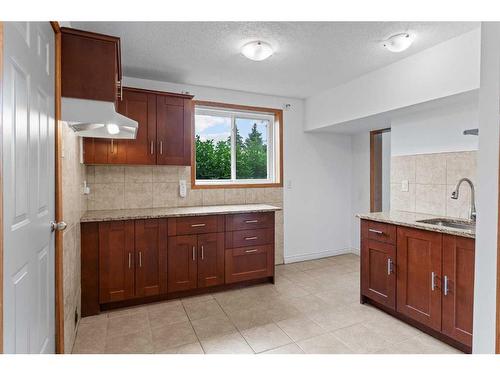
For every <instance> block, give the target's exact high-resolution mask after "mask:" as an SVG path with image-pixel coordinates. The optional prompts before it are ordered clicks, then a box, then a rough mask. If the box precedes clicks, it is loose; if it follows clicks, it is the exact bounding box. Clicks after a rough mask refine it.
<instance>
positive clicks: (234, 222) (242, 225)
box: [226, 212, 274, 231]
mask: <svg viewBox="0 0 500 375" xmlns="http://www.w3.org/2000/svg"><path fill="white" fill-rule="evenodd" d="M262 228H274V212H251V213H248V214H236V215H227V216H226V230H227V231H232V230H244V229H262Z"/></svg>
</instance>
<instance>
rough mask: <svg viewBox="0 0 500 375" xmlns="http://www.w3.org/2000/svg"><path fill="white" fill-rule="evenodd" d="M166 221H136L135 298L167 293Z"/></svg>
mask: <svg viewBox="0 0 500 375" xmlns="http://www.w3.org/2000/svg"><path fill="white" fill-rule="evenodd" d="M166 238H167V226H166V220H164V219H163V220H157V219H147V220H135V265H136V267H135V297H146V296H154V295H158V294H160V293H164V292H166V285H167V283H166V275H167V267H166V266H167V258H166V254H167V243H166V241H165V239H166Z"/></svg>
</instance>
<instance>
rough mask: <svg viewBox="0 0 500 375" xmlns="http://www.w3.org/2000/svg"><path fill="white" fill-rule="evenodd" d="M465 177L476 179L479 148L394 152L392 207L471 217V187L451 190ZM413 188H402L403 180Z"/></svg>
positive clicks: (392, 159) (392, 162)
mask: <svg viewBox="0 0 500 375" xmlns="http://www.w3.org/2000/svg"><path fill="white" fill-rule="evenodd" d="M462 177H468V178H470V179H471V180H472V181H473V182H474V183H475V182H476V151H463V152H448V153H436V154H421V155H405V156H393V157H392V158H391V209H392V210H403V211H411V212H421V213H427V214H434V215H443V216H451V217H460V218H467V217H468V212H469V202H470V188H469V186H468V185H466V184H464V185H462V186H461V188H460V198H459V199H458V200H454V199H451V192H452V191H453V189H454V188H455V185H456V183H457V182H458V180H459V179H460V178H462ZM404 180H408V182H409V189H408V191H407V192H404V191H401V184H402V181H404Z"/></svg>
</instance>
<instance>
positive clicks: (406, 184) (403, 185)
mask: <svg viewBox="0 0 500 375" xmlns="http://www.w3.org/2000/svg"><path fill="white" fill-rule="evenodd" d="M409 190H410V183H409V181H408V180H403V181H401V191H409Z"/></svg>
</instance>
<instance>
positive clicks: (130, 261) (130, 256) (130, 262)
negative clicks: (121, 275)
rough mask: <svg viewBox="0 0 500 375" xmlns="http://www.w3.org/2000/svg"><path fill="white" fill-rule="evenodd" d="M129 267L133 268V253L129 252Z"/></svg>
mask: <svg viewBox="0 0 500 375" xmlns="http://www.w3.org/2000/svg"><path fill="white" fill-rule="evenodd" d="M128 268H129V269H130V268H132V253H128Z"/></svg>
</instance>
